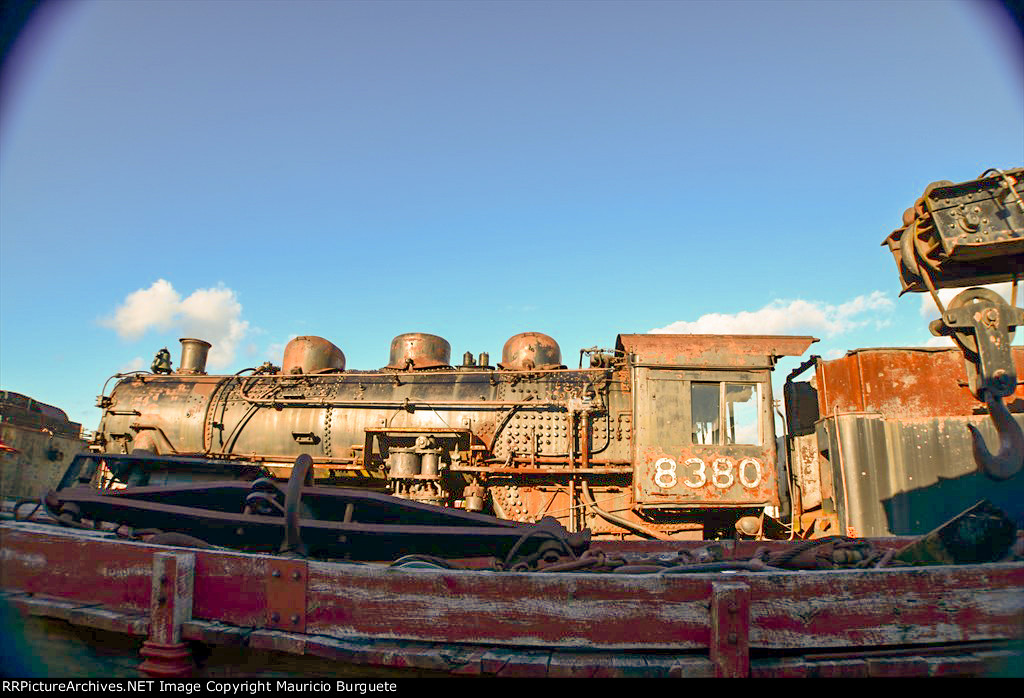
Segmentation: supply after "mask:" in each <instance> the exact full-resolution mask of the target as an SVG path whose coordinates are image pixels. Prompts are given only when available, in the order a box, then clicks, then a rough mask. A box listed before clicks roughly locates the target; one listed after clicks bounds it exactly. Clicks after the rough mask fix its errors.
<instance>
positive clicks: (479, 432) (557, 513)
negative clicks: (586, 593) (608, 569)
mask: <svg viewBox="0 0 1024 698" xmlns="http://www.w3.org/2000/svg"><path fill="white" fill-rule="evenodd" d="M622 337H624V338H625V339H626V344H627V345H629V347H630V349H631V350H636V351H639V352H640V354H639V355H636V354H631V355H630V357H631V358H628V361H632V362H634V363H636V362H637V361H641V362H642V361H644V360H651V361H655V363H657V364H659V365H663V366H664V367H665V368H666V369H669V368H671V366H670V365H668V364H671V363H672V362H674V361H681V362H683V363H687V362H689V363H691V364H694V365H699V366H703V369H692V370H703V371H705V373H704V374H703V377H696V378H693V377H690V378H687V379H686V380H703V381H705V382H715V381H718V383H717V384H719V385H721V380H725V379H726V378H728V376H731V375H735V379H736V380H737V381H740V383H741V385H740V386H739V387H740V388H742V387H743V385H747V386H748V388H743V389H749V386H750V385H753V384H757V385H758V386H759V387H758V388H757V389H758V390H759V391H760V392H759V393H758V396H759V399H760V400H761V402H760V405H759V406H758V408H757V415H756V417H757V421H758V422H759V423H758V424H753V423H751V424H749V425H747V426H748V427H751V428H754V429H755V430H757V431H758V435H757V437H756V439H755V440H754V441H746V442H741V443H740V444H739V445H736V446H734V445H732V444H728V443H724V442H723V443H722V444H720V445H721V446H722V448H720V449H710V448H705V447H704V446H697V447H694V444H691V443H689V442H688V441H687V442H686V443H681V442H680V438H682V437H686V436H687V435H688V434H689V425H682V424H680V425H676V424H674V423H673V420H674V419H675V417H674V416H679V417H680V418H685V419H687V420H688V419H689V417H688V416H687V415H689V414H690V407H689V402H690V400H691V392H690V388H689V387H688V384H683V383H680V384H678V385H674V386H670V385H668V383H665V384H664V385H661V386H660V387H659V388H658V390H657V391H654V390H651V389H650V388H651V384H653V383H654V382H656V381H654V380H653V378H651V376H650V375H648V374H642V375H641V374H639V373H637V371H644V370H646V369H645V368H644V367H643V366H630V365H627V356H626V355H625V349H623V346H622V342H621V340H622V338H620V346H619V351H618V352H617V353H615V352H609V353H605V354H601V355H600V360H599V361H597V362H596V363H595V362H592V363H595V365H594V366H593V367H592V368H589V369H579V370H576V369H572V370H570V369H565V368H564V367H562V366H561V364H560V361H561V355H560V351H559V349H558V347H557V344H555V343H554V340H552V339H551V338H550V337H547V336H546V335H541V334H540V333H523V334H521V335H517V336H516V337H513V338H512V339H511V340H509V343H507V345H506V349H508V352H507V354H508V355H507V356H505V357H504V361H503V363H502V368H501V369H500V370H494V369H489V368H487V369H485V368H480V367H476V366H472V365H464V366H461V367H459V368H458V369H450V370H449V367H447V361H448V352H449V349H448V348H447V345H446V343H443V340H441V339H440V338H437V337H434V336H433V335H424V334H421V333H414V334H408V335H401V336H399V337H398V338H396V343H397V345H398V346H397V347H396V351H398V354H396V355H395V356H394V357H392V365H391V367H390V368H389V370H381V371H347V372H342V371H340V370H338V369H340V364H339V363H335V364H331V363H330V362H328V365H327V366H326V367H324V368H322V369H319V368H317V369H315V370H314V367H315V366H320V365H321V364H322V363H323V362H322V361H319V360H317V361H315V362H313V363H310V364H308V365H307V364H303V365H301V366H300V365H299V363H301V361H300V359H301V358H302V357H301V356H300V357H299V358H296V357H295V356H292V353H296V354H299V355H302V356H305V357H306V358H307V359H308V358H310V354H309V352H311V351H313V350H312V349H310V348H309V347H310V346H312V345H311V344H310V342H309V341H306V340H311V339H312V338H299V339H300V340H303V341H302V342H301V346H299V345H298V344H297V343H293V344H292V345H289V347H290V348H289V352H286V353H287V354H288V355H287V356H286V359H285V361H284V362H283V363H284V367H285V369H287V370H284V371H282V372H279V373H278V372H275V369H274V368H273V367H271V366H269V365H267V366H264V367H260V368H258V369H252V371H253V373H252V375H241V373H244V372H241V373H240V374H239V375H234V376H203V375H199V376H178V375H171V376H165V375H159V376H154V375H148V374H134V375H130V376H127V377H123V380H121V381H120V382H119V383H117V385H116V387H115V388H114V390H113V391H112V392H111V394H110V395H109V396H102V397H101V399H100V402H101V404H102V406H103V407H104V410H105V411H104V416H103V420H102V422H101V425H100V429H99V430H98V436H97V439H96V442H95V444H94V445H95V447H96V448H97V449H98V450H102V451H104V452H106V453H130V452H132V451H134V450H140V449H141V450H145V451H148V452H150V453H155V454H157V455H160V456H202V457H207V458H218V459H233V460H238V461H246V462H249V463H251V464H253V465H256V466H258V467H261V468H266V470H267V472H269V473H271V474H273V475H275V476H278V477H280V476H285V475H287V474H288V472H289V471H290V468H291V463H292V462H293V461H294V459H295V458H296V457H297V456H299V455H307V456H309V457H310V458H312V460H313V464H314V473H315V476H316V477H317V479H318V480H321V481H322V480H324V479H325V478H330V479H331V482H332V483H333V484H346V485H348V484H352V485H365V486H368V487H371V488H381V487H387V489H388V490H389V491H390V492H392V493H393V494H394V495H396V496H399V497H404V498H407V499H412V500H417V501H424V502H431V503H436V504H440V505H444V506H449V507H460V506H463V507H464V506H473V507H479V506H483V507H484V510H485V511H486V510H488V509H487V508H488V507H491V508H492V509H493V510H494V511H495V512H496V513H498V514H499V515H506V514H505V513H504V512H505V511H506V510H507V511H508V512H509V514H508V515H510V516H513V517H514V518H516V519H518V520H523V521H529V520H531V519H532V520H534V521H536V520H538V519H539V518H540V517H542V516H545V515H551V516H554V517H555V518H557V519H558V520H559V522H560V523H561V524H562V525H564V526H565V527H566V528H568V529H569V530H571V531H579V530H581V529H582V528H583V527H585V526H588V525H593V526H594V528H595V531H596V532H598V534H599V535H609V536H616V535H623V534H625V535H629V536H640V537H644V536H653V537H656V538H657V537H662V536H670V535H676V536H678V537H682V538H688V537H690V536H692V535H694V532H695V531H696V532H697V534H698V535H699V534H700V533H701V532H702V531H703V534H705V535H717V534H718V533H720V532H723V531H724V532H728V531H731V530H732V528H731V527H732V525H733V524H734V523H735V519H736V518H737V517H739V516H743V515H745V514H746V513H749V512H744V511H741V509H742V508H744V507H745V508H747V509H752V508H756V507H759V506H764V505H766V504H771V505H774V504H776V503H778V501H779V500H778V491H777V490H778V476H777V473H776V472H775V460H776V459H775V443H774V435H773V434H772V433H771V432H772V430H773V428H774V426H773V425H774V420H773V417H772V415H771V396H770V384H769V382H768V375H769V374H768V371H769V370H770V368H771V366H772V365H773V364H774V360H775V358H777V357H778V356H780V355H783V354H789V353H793V352H802V351H803V350H804V349H806V347H807V346H808V345H809V343H810V342H812V341H814V340H813V338H810V337H774V338H771V337H727V336H717V335H716V336H669V335H643V336H641V335H623V336H622ZM317 339H318V338H317ZM297 341H298V340H296V342H297ZM318 342H319V344H317V347H318V348H317V351H316V352H314V353H316V354H317V355H319V354H321V353H323V352H321V351H320V349H323V348H324V347H325V346H327V345H328V344H329V343H327V342H326V340H319V339H318ZM439 343H443V344H439ZM321 345H323V346H321ZM331 347H333V345H330V346H327V349H330V348H331ZM291 349H294V350H295V352H291ZM300 349H301V350H302V351H299V350H300ZM410 352H411V353H410ZM439 352H440V353H439ZM327 353H328V354H330V352H329V351H328V352H327ZM655 354H658V355H657V356H656V355H655ZM645 356H646V358H645ZM686 357H689V358H686ZM592 358H593V357H592ZM303 360H305V359H303ZM339 360H340V358H339ZM410 362H411V363H410ZM666 362H668V364H666ZM307 363H308V362H307ZM442 364H443V365H442ZM410 366H411V367H412V368H434V369H437V370H424V371H417V370H401V369H406V368H409V367H410ZM738 366H742V367H743V368H742V369H741V368H737V367H738ZM513 367H518V369H519V370H512V369H513ZM299 368H301V370H302V373H291V372H290V371H291V370H295V369H299ZM317 371H319V372H320V373H317ZM730 371H731V372H732V373H729V372H730ZM741 374H742V375H741ZM729 380H732V379H729ZM655 392H657V393H658V397H657V398H656V399H655V398H654V397H652V396H653V395H654V393H655ZM730 400H733V399H732V398H730ZM737 400H738V398H737ZM733 402H735V401H733ZM733 402H730V403H729V404H730V405H732V404H733ZM722 404H723V409H725V408H724V405H725V404H726V400H725V399H724V398H723V400H722ZM737 404H738V403H737ZM750 404H751V405H752V404H753V403H750ZM730 409H732V408H731V407H730ZM720 422H721V423H722V424H723V425H725V424H726V418H725V417H724V416H723V417H722V419H721V420H720ZM677 427H678V428H677ZM722 433H723V434H724V433H726V429H724V428H723V429H722ZM730 438H732V437H730ZM420 441H423V444H421V445H417V444H419V443H420ZM661 458H670V459H675V461H676V463H677V467H678V468H680V470H679V471H678V472H679V477H678V478H677V479H676V482H674V483H673V485H672V486H671V487H669V488H668V489H666V488H665V487H664V486H662V483H663V482H664V481H665V477H666V476H664V475H660V473H661V471H660V470H658V467H657V463H658V461H659V459H661ZM696 459H702V461H703V462H704V480H703V481H702V482H699V483H698V482H697V480H699V479H700V476H699V475H698V474H694V473H690V472H689V471H687V472H685V473H684V472H683V470H685V469H686V468H689V470H694V469H695V468H698V469H699V467H700V466H699V465H697V464H696ZM428 461H429V463H428ZM686 461H691V462H690V464H689V465H687V464H686ZM424 463H428V465H429V467H427V466H424V465H423V464H424ZM182 466H183V467H187V463H182ZM716 468H717V471H716V470H715V469H716ZM662 470H664V468H662ZM727 470H728V471H729V472H726V471H727ZM167 473H168V477H170V469H168V470H167ZM638 477H639V478H640V481H639V482H634V481H633V480H634V479H636V478H638ZM695 478H697V479H696V480H695ZM584 479H586V480H587V482H584ZM659 480H660V481H659ZM683 481H689V482H691V483H697V484H696V485H695V486H691V487H687V486H686V485H685V484H682V483H683ZM135 484H145V483H142V482H139V483H135ZM149 484H157V483H156V482H151V483H149ZM634 484H636V485H637V487H633V485H634ZM744 485H746V486H744ZM585 486H589V487H590V488H592V489H593V490H594V491H595V492H597V493H598V496H599V497H600V498H603V499H606V500H608V504H609V506H610V507H611V508H612V509H614V511H606V510H603V509H602V507H601V505H600V503H597V502H593V501H592V502H589V503H588V502H586V501H584V499H583V496H582V493H583V490H584V487H585ZM515 487H518V488H520V491H521V492H528V491H536V492H537V495H536V496H535V497H534V496H532V495H531V496H529V497H526V498H524V499H523V500H520V501H519V502H518V503H515V504H512V503H510V502H509V501H507V497H506V495H507V494H508V493H509V492H511V491H513V490H511V489H509V488H515ZM524 488H525V489H524ZM552 488H554V490H552ZM673 488H674V489H673ZM555 490H557V492H555ZM481 492H483V495H481ZM467 493H468V494H467ZM637 493H640V496H639V497H637ZM489 494H490V495H491V496H488V495H489ZM552 496H553V497H554V499H553V500H552ZM467 502H469V504H468V505H467ZM638 504H642V505H643V506H646V507H656V508H657V509H658V512H657V514H656V515H654V516H653V518H652V516H650V515H647V514H644V513H643V512H642V511H641V510H640V509H639V508H638V507H637V505H638ZM506 505H507V506H506ZM721 509H725V510H728V511H724V512H723V511H719V510H721ZM546 510H548V511H549V512H550V513H548V514H545V513H544V512H545V511H546ZM702 510H703V512H702ZM754 513H755V514H756V512H754ZM718 514H722V515H721V516H719V515H718ZM702 518H703V519H704V520H705V521H703V522H702V520H701V519H702ZM730 518H731V519H732V520H731V521H730V520H728V519H730ZM702 523H706V524H707V526H703V525H702Z"/></svg>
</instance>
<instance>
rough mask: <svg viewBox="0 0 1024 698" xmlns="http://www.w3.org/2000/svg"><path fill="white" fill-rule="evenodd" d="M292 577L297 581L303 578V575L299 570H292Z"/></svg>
mask: <svg viewBox="0 0 1024 698" xmlns="http://www.w3.org/2000/svg"><path fill="white" fill-rule="evenodd" d="M292 579H294V580H295V581H296V582H297V581H299V580H300V579H302V575H301V574H299V573H298V572H292Z"/></svg>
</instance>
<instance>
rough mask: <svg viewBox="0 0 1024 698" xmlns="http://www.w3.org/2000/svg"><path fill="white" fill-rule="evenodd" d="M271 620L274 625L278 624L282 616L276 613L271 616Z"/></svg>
mask: <svg viewBox="0 0 1024 698" xmlns="http://www.w3.org/2000/svg"><path fill="white" fill-rule="evenodd" d="M270 620H271V621H272V622H274V623H276V622H278V621H279V620H281V614H280V613H278V612H277V611H274V612H273V613H271V614H270Z"/></svg>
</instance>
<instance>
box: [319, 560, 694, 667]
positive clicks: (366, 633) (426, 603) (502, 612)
mask: <svg viewBox="0 0 1024 698" xmlns="http://www.w3.org/2000/svg"><path fill="white" fill-rule="evenodd" d="M709 596H710V580H709V579H708V578H707V577H706V575H702V576H701V578H700V579H692V578H691V579H681V578H679V577H676V578H670V577H667V576H632V575H593V574H576V575H546V574H510V573H499V572H459V571H449V570H445V571H437V570H417V569H409V568H402V569H399V568H379V567H372V566H369V565H355V566H352V565H335V564H330V563H315V562H310V563H309V586H308V598H309V608H308V612H307V616H306V623H307V631H308V632H310V633H313V634H320V635H328V636H332V637H352V636H359V637H376V638H392V639H399V638H403V637H404V638H407V639H417V640H423V641H445V642H465V643H473V644H499V645H501V644H504V645H514V646H519V647H551V648H553V647H560V648H613V647H614V648H647V647H660V648H704V647H707V646H708V641H709V638H710V627H709V615H708V597H709ZM638 628H644V632H642V633H639V632H637V629H638Z"/></svg>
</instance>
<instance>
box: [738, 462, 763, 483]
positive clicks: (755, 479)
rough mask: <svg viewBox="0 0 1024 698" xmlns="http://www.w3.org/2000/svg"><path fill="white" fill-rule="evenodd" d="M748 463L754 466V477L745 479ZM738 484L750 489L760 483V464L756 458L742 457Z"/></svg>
mask: <svg viewBox="0 0 1024 698" xmlns="http://www.w3.org/2000/svg"><path fill="white" fill-rule="evenodd" d="M748 465H751V466H753V467H754V477H753V478H752V479H750V480H748V479H747V466H748ZM740 484H742V485H743V486H744V487H746V488H747V489H751V490H752V489H754V488H755V487H757V486H758V485H760V484H761V464H760V463H759V462H758V461H757V459H756V458H744V459H743V460H741V461H740Z"/></svg>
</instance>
